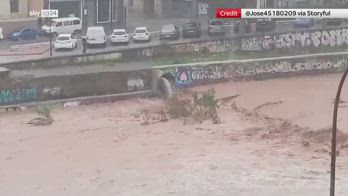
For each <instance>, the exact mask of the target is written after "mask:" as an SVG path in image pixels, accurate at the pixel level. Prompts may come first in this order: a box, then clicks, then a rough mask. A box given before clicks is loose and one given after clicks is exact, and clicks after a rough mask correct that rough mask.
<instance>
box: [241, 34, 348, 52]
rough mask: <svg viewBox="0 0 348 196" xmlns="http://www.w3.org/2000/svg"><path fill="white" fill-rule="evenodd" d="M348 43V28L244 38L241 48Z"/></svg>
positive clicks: (258, 48) (257, 48)
mask: <svg viewBox="0 0 348 196" xmlns="http://www.w3.org/2000/svg"><path fill="white" fill-rule="evenodd" d="M342 45H348V29H333V30H318V31H311V32H305V31H304V32H291V33H286V34H279V35H266V36H261V37H252V38H243V39H242V41H241V48H240V49H241V50H262V49H266V50H267V49H274V48H277V49H282V48H295V47H319V46H329V47H336V46H342Z"/></svg>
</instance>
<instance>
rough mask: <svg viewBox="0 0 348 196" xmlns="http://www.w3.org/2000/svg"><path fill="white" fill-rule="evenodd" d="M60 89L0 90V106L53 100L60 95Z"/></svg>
mask: <svg viewBox="0 0 348 196" xmlns="http://www.w3.org/2000/svg"><path fill="white" fill-rule="evenodd" d="M61 91H62V89H61V88H60V87H53V88H42V89H40V88H15V89H2V90H0V105H8V104H17V103H23V102H29V101H37V100H43V99H48V98H54V97H58V96H60V95H61Z"/></svg>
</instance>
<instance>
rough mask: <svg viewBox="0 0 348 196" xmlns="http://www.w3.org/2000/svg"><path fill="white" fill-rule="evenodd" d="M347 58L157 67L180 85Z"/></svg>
mask: <svg viewBox="0 0 348 196" xmlns="http://www.w3.org/2000/svg"><path fill="white" fill-rule="evenodd" d="M347 63H348V58H343V57H341V58H338V59H334V58H324V57H322V58H304V59H293V60H281V61H279V60H278V61H262V62H259V61H255V62H250V63H233V64H214V65H209V66H200V65H199V64H198V65H196V66H189V67H174V68H165V69H163V70H161V72H162V74H168V73H170V74H172V76H173V78H175V84H176V86H179V87H183V86H189V85H192V84H195V83H197V82H201V81H209V80H217V79H239V78H242V77H248V76H257V75H262V74H276V73H291V72H300V71H314V70H329V69H335V70H337V71H338V70H339V68H341V67H343V66H345V65H347Z"/></svg>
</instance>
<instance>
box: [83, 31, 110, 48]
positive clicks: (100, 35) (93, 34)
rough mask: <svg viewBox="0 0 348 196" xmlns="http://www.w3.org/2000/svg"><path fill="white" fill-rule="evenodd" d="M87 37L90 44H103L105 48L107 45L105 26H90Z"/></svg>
mask: <svg viewBox="0 0 348 196" xmlns="http://www.w3.org/2000/svg"><path fill="white" fill-rule="evenodd" d="M86 38H87V45H88V46H92V45H102V46H103V47H104V48H105V47H106V34H105V31H104V27H100V26H98V27H88V28H87V34H86Z"/></svg>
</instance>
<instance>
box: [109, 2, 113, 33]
mask: <svg viewBox="0 0 348 196" xmlns="http://www.w3.org/2000/svg"><path fill="white" fill-rule="evenodd" d="M110 10H111V14H110V17H111V18H110V31H111V32H112V30H113V28H112V27H113V25H112V20H113V18H114V0H111V9H110Z"/></svg>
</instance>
